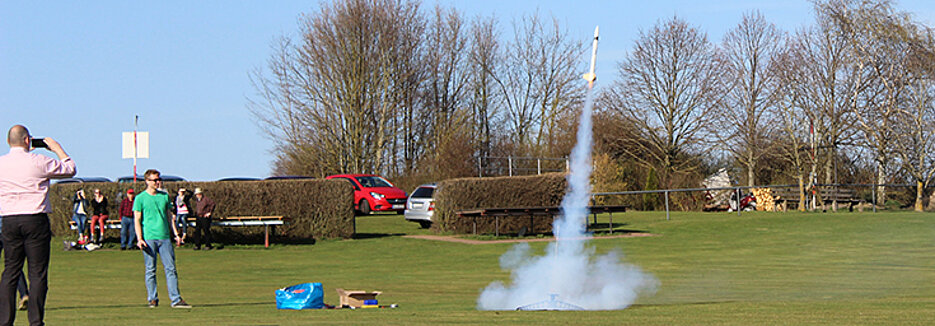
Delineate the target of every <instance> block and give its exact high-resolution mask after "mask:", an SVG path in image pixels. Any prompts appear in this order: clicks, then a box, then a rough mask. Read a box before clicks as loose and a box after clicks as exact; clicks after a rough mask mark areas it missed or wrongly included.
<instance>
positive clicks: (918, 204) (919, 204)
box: [916, 181, 925, 212]
mask: <svg viewBox="0 0 935 326" xmlns="http://www.w3.org/2000/svg"><path fill="white" fill-rule="evenodd" d="M924 192H925V186H924V185H923V184H922V181H916V212H921V211H922V194H923V193H924Z"/></svg>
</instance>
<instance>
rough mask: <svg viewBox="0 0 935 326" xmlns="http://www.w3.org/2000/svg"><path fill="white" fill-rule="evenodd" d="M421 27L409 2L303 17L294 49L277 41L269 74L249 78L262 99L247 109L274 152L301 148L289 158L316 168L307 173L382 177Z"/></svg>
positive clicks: (355, 0)
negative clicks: (265, 130) (269, 137)
mask: <svg viewBox="0 0 935 326" xmlns="http://www.w3.org/2000/svg"><path fill="white" fill-rule="evenodd" d="M422 26H424V23H423V22H422V16H421V15H420V14H419V6H418V3H416V2H412V1H395V0H342V1H337V2H335V3H333V4H331V5H330V6H329V5H322V7H321V9H320V11H319V12H318V13H316V14H313V15H308V16H304V17H303V18H302V20H301V37H300V40H298V42H297V43H293V42H292V41H291V40H288V39H283V40H282V41H281V42H280V44H279V47H278V53H277V54H275V55H274V56H273V57H272V58H271V59H270V60H269V63H268V70H269V71H268V73H269V75H265V74H263V73H262V72H257V73H255V74H254V75H253V80H254V84H255V85H256V86H257V89H258V91H259V93H260V97H261V98H262V100H255V101H253V102H252V105H251V110H252V111H253V113H254V114H255V115H256V116H257V117H258V121H259V122H260V123H261V124H262V125H265V126H267V127H269V129H270V130H269V132H270V134H271V135H273V139H274V141H275V142H276V143H277V148H279V149H281V150H290V149H299V148H300V149H301V150H296V151H295V152H294V153H291V154H289V155H290V156H293V157H299V156H301V159H304V160H308V161H312V162H318V163H319V164H320V166H319V167H317V168H316V170H317V171H309V172H310V173H315V174H327V173H335V172H351V171H353V172H386V171H388V170H389V169H390V167H391V166H392V165H393V164H394V163H393V158H394V157H395V155H396V153H395V151H394V146H393V144H394V143H395V140H396V139H397V138H398V135H397V132H398V130H400V129H401V128H399V127H400V126H399V125H398V119H397V117H398V115H399V113H398V112H399V110H401V108H402V107H405V106H409V105H411V104H412V98H413V96H414V95H413V94H414V92H417V90H418V84H419V82H420V80H419V78H418V75H419V73H420V72H419V70H418V68H419V65H418V63H419V60H420V58H419V57H418V55H417V54H418V53H420V51H419V47H420V43H419V42H420V40H421V39H422V38H421V35H422ZM290 142H295V143H296V144H290ZM308 153H312V155H314V156H305V154H308ZM281 158H282V157H281Z"/></svg>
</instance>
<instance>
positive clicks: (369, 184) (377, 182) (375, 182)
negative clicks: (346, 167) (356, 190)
mask: <svg viewBox="0 0 935 326" xmlns="http://www.w3.org/2000/svg"><path fill="white" fill-rule="evenodd" d="M354 179H357V182H359V183H360V186H361V187H364V188H377V187H392V186H393V185H392V184H390V182H389V181H386V179H383V178H381V177H355V178H354Z"/></svg>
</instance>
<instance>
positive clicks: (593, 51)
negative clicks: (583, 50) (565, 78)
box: [581, 26, 600, 88]
mask: <svg viewBox="0 0 935 326" xmlns="http://www.w3.org/2000/svg"><path fill="white" fill-rule="evenodd" d="M599 27H600V26H595V27H594V43H592V45H591V69H590V70H588V73H586V74H584V75H583V76H581V77H582V78H584V80H587V81H588V88H591V87H592V86H594V81H595V80H597V75H595V74H594V62H595V61H597V30H598V28H599Z"/></svg>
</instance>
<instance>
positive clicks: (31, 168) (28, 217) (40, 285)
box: [0, 125, 76, 325]
mask: <svg viewBox="0 0 935 326" xmlns="http://www.w3.org/2000/svg"><path fill="white" fill-rule="evenodd" d="M7 143H8V144H10V153H9V154H7V155H3V156H0V216H2V218H3V230H2V234H0V236H2V237H3V243H4V247H5V248H4V249H6V250H5V252H4V254H5V255H4V259H3V263H4V269H3V277H2V278H0V325H13V319H14V318H15V317H16V310H15V303H16V298H15V296H14V295H15V293H14V290H15V288H16V283H17V282H18V281H19V277H20V275H22V274H21V273H18V272H16V271H21V270H22V269H23V263H24V261H29V286H30V288H31V290H32V291H31V292H30V293H29V299H30V300H29V303H28V307H27V309H28V310H29V314H28V315H29V324H30V325H43V324H44V323H43V318H44V316H45V297H46V293H47V292H48V290H49V288H48V280H49V278H48V276H49V274H48V270H49V250H50V248H51V242H52V231H51V229H50V227H49V216H48V213H51V212H52V206H51V205H49V179H50V178H53V179H58V178H68V177H72V176H74V175H75V172H76V168H75V162H74V161H72V160H71V158H69V157H68V154H65V150H63V149H62V146H61V145H59V144H58V142H56V141H55V140H53V139H52V138H45V140H44V141H42V140H40V139H35V141H34V139H33V138H32V136H30V135H29V130H27V129H26V127H24V126H21V125H15V126H13V127H12V128H10V131H9V132H8V133H7ZM34 145H38V146H36V147H47V148H48V149H49V150H50V151H52V152H53V153H55V155H57V156H58V160H56V159H53V158H50V157H47V156H43V155H39V154H35V153H30V149H31V148H32V147H34Z"/></svg>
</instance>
